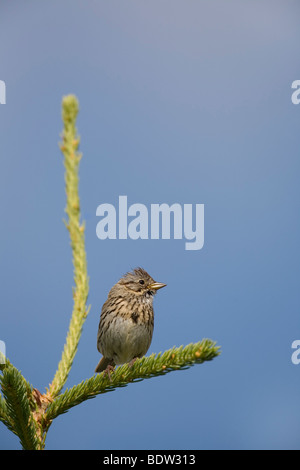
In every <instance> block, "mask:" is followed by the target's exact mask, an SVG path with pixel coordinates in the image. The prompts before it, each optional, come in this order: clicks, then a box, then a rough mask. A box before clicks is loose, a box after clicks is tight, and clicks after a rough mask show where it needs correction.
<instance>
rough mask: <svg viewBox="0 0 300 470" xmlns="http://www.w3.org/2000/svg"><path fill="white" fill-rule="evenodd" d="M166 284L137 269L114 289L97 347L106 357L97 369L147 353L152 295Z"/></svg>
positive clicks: (103, 310) (152, 325) (150, 327)
mask: <svg viewBox="0 0 300 470" xmlns="http://www.w3.org/2000/svg"><path fill="white" fill-rule="evenodd" d="M165 285H166V284H162V283H159V282H155V281H154V279H153V278H152V277H151V276H150V275H149V274H148V273H147V272H146V271H145V270H144V269H142V268H136V269H134V270H133V272H130V273H127V274H125V276H123V277H122V278H121V279H120V280H119V282H117V284H115V285H114V286H113V287H112V288H111V290H110V292H109V294H108V298H107V300H106V302H105V303H104V305H103V307H102V311H101V316H100V323H99V328H98V336H97V348H98V351H99V352H100V353H101V354H102V355H103V357H102V359H101V360H100V362H99V364H98V365H97V367H96V369H95V372H101V371H103V370H105V369H106V370H108V371H109V369H110V368H113V367H114V366H115V365H119V364H124V363H126V362H132V361H134V360H135V359H136V358H138V357H142V356H144V355H145V354H146V352H147V351H148V349H149V347H150V344H151V340H152V334H153V327H154V312H153V297H154V295H155V294H156V291H157V290H158V289H161V288H162V287H164V286H165Z"/></svg>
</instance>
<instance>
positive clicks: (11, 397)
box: [1, 364, 41, 450]
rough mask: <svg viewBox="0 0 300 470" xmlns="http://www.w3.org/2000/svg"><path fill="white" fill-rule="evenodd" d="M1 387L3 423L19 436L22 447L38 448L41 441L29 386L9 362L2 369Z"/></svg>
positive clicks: (28, 448)
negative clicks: (3, 407)
mask: <svg viewBox="0 0 300 470" xmlns="http://www.w3.org/2000/svg"><path fill="white" fill-rule="evenodd" d="M1 387H2V392H3V395H4V397H5V418H4V423H5V424H6V426H7V427H8V428H9V429H10V430H11V431H13V432H14V433H15V434H16V435H17V436H18V437H19V439H20V443H21V445H22V447H23V449H27V450H38V449H40V448H41V443H40V440H39V438H38V430H37V426H36V423H35V420H34V417H33V413H32V409H31V396H32V395H31V386H30V385H29V383H28V382H27V381H26V380H25V379H24V377H23V376H22V374H21V373H20V372H19V371H18V370H17V369H16V368H15V367H13V366H12V365H11V364H9V365H7V366H6V367H5V368H4V370H3V374H2V376H1ZM2 400H3V399H2ZM2 410H3V409H2Z"/></svg>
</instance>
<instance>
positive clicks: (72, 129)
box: [49, 95, 89, 397]
mask: <svg viewBox="0 0 300 470" xmlns="http://www.w3.org/2000/svg"><path fill="white" fill-rule="evenodd" d="M78 108H79V107H78V101H77V98H76V97H75V96H73V95H68V96H65V97H64V98H63V101H62V119H63V123H64V130H63V134H62V143H61V145H60V148H61V151H62V153H63V155H64V165H65V185H66V196H67V206H66V213H67V215H68V220H67V221H66V222H65V225H66V227H67V229H68V231H69V234H70V239H71V247H72V254H73V265H74V280H75V288H74V290H73V298H74V307H73V313H72V317H71V321H70V325H69V331H68V334H67V338H66V343H65V346H64V350H63V353H62V358H61V361H60V363H59V365H58V369H57V371H56V374H55V377H54V379H53V381H52V383H51V384H50V387H49V395H50V396H51V397H55V396H57V395H58V393H59V392H60V391H61V389H62V388H63V386H64V384H65V383H66V380H67V378H68V375H69V372H70V369H71V366H72V363H73V360H74V357H75V354H76V352H77V347H78V343H79V339H80V336H81V332H82V327H83V324H84V322H85V319H86V317H87V315H88V312H89V308H87V307H86V301H87V297H88V290H89V286H88V275H87V261H86V253H85V245H84V224H81V223H80V200H79V192H78V181H79V180H78V167H79V162H80V160H81V157H82V155H81V154H80V153H79V152H78V147H79V141H80V139H79V136H78V134H77V130H76V118H77V114H78Z"/></svg>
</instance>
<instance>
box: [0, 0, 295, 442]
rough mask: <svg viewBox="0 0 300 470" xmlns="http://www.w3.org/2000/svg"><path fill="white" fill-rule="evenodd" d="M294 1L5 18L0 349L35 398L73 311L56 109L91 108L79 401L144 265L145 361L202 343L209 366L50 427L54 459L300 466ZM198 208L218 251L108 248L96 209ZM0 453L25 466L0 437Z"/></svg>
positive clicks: (84, 5)
mask: <svg viewBox="0 0 300 470" xmlns="http://www.w3.org/2000/svg"><path fill="white" fill-rule="evenodd" d="M299 10H300V6H299V3H298V2H296V1H295V0H294V1H291V0H286V1H284V2H283V1H276V0H272V1H271V0H269V1H267V0H266V1H264V2H258V1H249V0H247V1H244V2H240V1H237V0H236V1H233V0H228V1H227V2H223V1H221V0H218V1H217V0H214V1H203V0H202V1H198V0H197V1H196V0H194V1H192V0H191V1H189V2H182V1H178V0H172V1H171V0H164V1H162V0H159V1H158V0H152V1H151V2H144V1H143V2H141V1H137V0H131V1H126V2H124V1H120V0H119V1H110V2H105V1H102V0H101V1H97V2H96V1H92V0H85V1H77V0H76V1H74V0H73V1H70V0H68V1H64V2H58V1H57V0H53V1H52V2H35V1H27V2H26V3H25V2H2V4H1V7H0V12H1V14H0V18H1V19H0V24H1V28H0V80H4V81H5V83H6V91H7V95H6V104H5V105H0V161H1V171H0V217H1V223H2V230H1V231H0V260H1V269H0V277H1V279H0V283H1V306H2V308H1V311H2V313H1V328H0V340H2V341H5V343H6V348H7V355H8V357H9V358H10V360H11V361H12V362H13V364H14V365H15V366H16V367H17V368H18V369H20V370H21V371H22V373H23V374H24V376H25V377H26V379H27V380H29V382H30V383H32V384H33V385H34V386H35V387H36V388H38V389H39V390H40V391H43V390H44V389H45V387H46V386H48V384H49V382H51V380H52V378H53V375H54V373H55V370H56V366H57V363H58V360H59V358H60V355H61V351H62V348H63V344H64V340H65V335H66V331H67V328H68V323H69V318H70V315H71V311H72V285H73V273H72V264H71V250H70V245H69V238H68V234H67V232H66V229H65V227H64V224H63V222H62V219H63V218H64V207H65V193H64V174H63V172H64V170H63V164H62V156H61V154H60V150H59V148H58V142H59V139H60V137H59V136H60V133H61V130H62V123H61V109H60V106H61V99H62V96H64V95H66V94H69V93H75V94H76V95H77V97H78V99H79V102H80V115H79V118H78V130H79V134H80V136H81V151H82V152H83V159H82V161H81V166H80V196H81V204H82V216H83V219H84V220H85V221H86V249H87V257H88V272H89V276H90V295H89V303H90V304H91V311H90V314H89V317H88V319H87V321H86V323H85V326H84V331H83V334H82V338H81V341H80V345H79V349H78V354H77V356H76V359H75V361H74V365H73V369H72V371H71V374H70V376H69V379H68V383H67V385H68V386H72V385H73V384H76V383H79V382H80V381H82V380H84V379H86V378H88V377H90V376H91V375H92V374H93V370H94V368H95V365H96V364H97V362H98V360H99V353H98V351H97V349H96V335H97V328H98V321H99V315H100V311H101V307H102V304H103V303H104V301H105V300H106V296H107V293H108V291H109V289H110V288H111V286H112V285H113V284H114V283H115V282H116V281H117V280H118V279H119V278H120V276H121V275H122V274H123V273H124V272H126V271H128V270H129V269H131V268H134V267H136V266H143V267H144V268H145V269H146V270H147V271H148V272H149V273H150V274H151V275H152V276H153V277H154V278H155V279H156V280H158V281H161V282H165V283H167V285H168V286H167V288H165V289H163V290H162V291H160V292H159V293H158V295H157V297H156V298H155V314H156V316H155V331H154V336H153V341H152V344H151V347H150V350H149V353H151V352H159V351H163V350H165V349H168V348H169V347H172V346H173V345H178V346H179V345H181V344H187V343H190V342H192V341H198V340H200V339H202V338H204V337H208V338H212V339H213V340H215V341H217V343H218V344H219V345H221V347H222V355H221V356H220V357H219V358H217V359H216V360H214V361H213V362H211V363H207V364H204V365H201V366H195V367H192V368H191V369H189V370H187V371H183V372H175V373H172V374H169V375H167V376H166V377H159V378H155V379H152V380H147V381H144V382H141V383H137V384H132V385H130V386H128V387H126V388H123V389H119V390H116V391H114V392H112V393H108V394H105V395H103V396H100V397H97V398H95V399H93V400H90V401H89V402H86V403H84V404H82V405H80V406H78V407H76V408H74V409H72V410H71V411H70V412H69V413H67V414H66V415H64V416H62V417H59V418H58V419H57V420H56V421H55V422H54V424H53V425H52V427H51V428H50V431H49V434H48V437H47V448H48V449H76V448H79V449H99V448H101V449H220V448H221V449H223V448H224V449H253V448H258V449H263V448H268V449H273V448H284V449H286V448H288V449H299V448H300V444H299V434H300V407H299V396H300V382H299V372H300V366H298V367H297V366H295V365H293V364H292V362H291V355H292V349H291V344H292V342H293V341H294V340H297V339H300V331H299V303H300V302H299V301H300V297H299V275H300V256H299V255H300V250H299V239H300V223H299V179H300V165H299V135H300V106H295V105H293V104H292V102H291V94H292V89H291V84H292V82H293V81H294V80H297V79H300V67H299V61H298V56H299V50H298V49H299V47H298V45H299V42H300V41H299V40H300V31H299V21H298V18H299ZM119 195H127V197H128V203H129V204H134V203H141V204H145V205H146V206H147V207H150V205H151V204H157V203H167V204H172V203H174V202H177V203H179V204H182V205H183V204H194V205H195V204H204V205H205V243H204V247H203V249H202V250H199V251H187V250H185V249H184V241H183V240H172V239H171V240H129V239H128V240H104V241H101V240H99V239H98V238H97V236H96V225H97V222H98V220H99V218H97V217H96V209H97V207H98V205H99V204H102V203H111V204H114V205H117V201H118V197H119ZM0 447H1V448H2V449H15V448H19V443H18V440H17V438H16V437H15V436H13V435H12V434H11V433H9V432H8V431H7V430H6V428H4V426H1V427H0Z"/></svg>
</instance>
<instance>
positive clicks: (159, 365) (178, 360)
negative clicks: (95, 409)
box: [45, 339, 220, 422]
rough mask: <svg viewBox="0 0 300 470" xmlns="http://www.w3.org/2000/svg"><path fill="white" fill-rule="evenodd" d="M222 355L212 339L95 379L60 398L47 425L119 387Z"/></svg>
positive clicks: (142, 360) (170, 350)
mask: <svg viewBox="0 0 300 470" xmlns="http://www.w3.org/2000/svg"><path fill="white" fill-rule="evenodd" d="M219 354H220V348H219V347H218V346H216V343H214V342H213V341H211V340H209V339H204V340H202V341H200V342H198V343H192V344H189V345H187V346H185V347H183V346H180V347H179V348H175V347H174V348H172V349H169V350H167V351H165V352H164V353H159V354H151V355H150V356H148V357H143V358H141V359H138V360H136V362H135V363H134V365H133V366H131V367H130V366H129V365H128V364H125V365H123V366H120V367H118V368H117V369H116V370H115V371H114V372H112V373H111V375H110V377H109V376H108V374H107V373H101V374H99V375H94V376H93V377H91V378H90V379H88V380H84V381H83V382H81V383H80V384H79V385H75V386H74V387H72V388H71V389H67V390H66V391H65V392H64V393H63V394H61V395H60V396H59V397H57V398H56V399H55V400H54V401H53V403H51V405H50V406H49V407H48V409H47V412H46V415H45V422H47V421H49V420H53V419H54V418H56V417H57V416H59V415H60V414H62V413H66V412H67V411H68V410H69V409H70V408H72V407H73V406H76V405H78V404H79V403H82V402H83V401H85V400H88V399H90V398H93V397H95V396H96V395H99V394H101V393H106V392H109V391H112V390H115V389H116V388H117V387H125V386H126V385H128V384H129V383H131V382H138V381H140V380H143V379H148V378H151V377H156V376H159V375H164V374H166V373H168V372H171V371H174V370H179V369H186V368H188V367H190V366H192V365H193V364H201V363H203V362H205V361H211V360H212V359H213V358H214V357H216V356H218V355H219Z"/></svg>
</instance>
